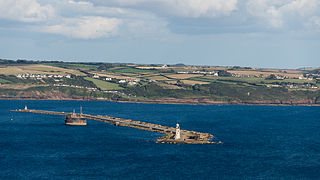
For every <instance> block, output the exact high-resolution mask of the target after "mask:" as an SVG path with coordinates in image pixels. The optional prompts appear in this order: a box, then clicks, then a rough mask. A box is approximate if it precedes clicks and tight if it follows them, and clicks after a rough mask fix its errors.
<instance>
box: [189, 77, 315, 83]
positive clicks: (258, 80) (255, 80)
mask: <svg viewBox="0 0 320 180" xmlns="http://www.w3.org/2000/svg"><path fill="white" fill-rule="evenodd" d="M191 80H198V81H210V82H213V81H219V80H220V81H224V80H225V81H239V82H248V83H261V82H262V81H263V82H264V83H267V84H271V83H275V82H278V83H281V82H286V83H296V84H303V83H315V80H305V79H283V80H273V79H265V78H257V77H213V76H204V77H201V78H197V77H195V78H191Z"/></svg>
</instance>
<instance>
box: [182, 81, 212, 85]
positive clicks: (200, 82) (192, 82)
mask: <svg viewBox="0 0 320 180" xmlns="http://www.w3.org/2000/svg"><path fill="white" fill-rule="evenodd" d="M181 81H182V82H183V83H184V84H188V85H195V84H210V82H203V81H192V80H181Z"/></svg>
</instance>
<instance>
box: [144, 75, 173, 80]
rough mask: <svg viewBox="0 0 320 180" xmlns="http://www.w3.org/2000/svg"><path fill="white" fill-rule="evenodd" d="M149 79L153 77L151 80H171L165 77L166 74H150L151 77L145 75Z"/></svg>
mask: <svg viewBox="0 0 320 180" xmlns="http://www.w3.org/2000/svg"><path fill="white" fill-rule="evenodd" d="M145 78H147V79H151V80H156V81H166V80H169V79H168V78H166V77H164V76H150V77H145Z"/></svg>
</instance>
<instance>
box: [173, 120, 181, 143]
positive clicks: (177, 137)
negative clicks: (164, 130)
mask: <svg viewBox="0 0 320 180" xmlns="http://www.w3.org/2000/svg"><path fill="white" fill-rule="evenodd" d="M180 138H181V136H180V126H179V124H178V123H177V125H176V135H175V136H174V139H180Z"/></svg>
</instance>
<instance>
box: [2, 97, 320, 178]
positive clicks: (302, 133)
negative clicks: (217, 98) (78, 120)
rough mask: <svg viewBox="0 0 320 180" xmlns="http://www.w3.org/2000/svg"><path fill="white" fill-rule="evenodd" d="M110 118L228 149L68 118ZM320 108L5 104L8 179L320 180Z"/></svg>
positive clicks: (4, 156)
mask: <svg viewBox="0 0 320 180" xmlns="http://www.w3.org/2000/svg"><path fill="white" fill-rule="evenodd" d="M25 105H27V106H28V108H29V109H38V110H50V111H61V112H72V111H73V109H75V111H77V112H79V107H80V106H82V108H83V113H87V114H96V115H109V116H114V117H120V118H128V119H132V120H138V121H144V122H151V123H156V124H161V125H166V126H172V127H174V126H175V124H176V123H179V124H180V126H181V128H182V129H187V130H194V131H199V132H208V133H211V134H213V135H215V139H214V140H215V141H222V142H223V144H219V145H218V144H207V145H188V144H156V143H155V141H156V139H157V138H158V137H160V136H162V134H159V133H155V132H148V131H143V130H139V129H134V128H129V127H119V126H118V127H116V126H113V125H110V124H107V123H103V122H97V121H92V120H88V125H87V126H65V125H64V118H65V117H62V116H55V115H44V114H30V113H21V112H9V111H8V110H11V109H21V108H22V109H23V108H24V106H25ZM319 178H320V107H303V106H237V105H223V106H219V105H164V104H132V103H115V102H102V101H97V102H93V101H91V102H89V101H20V100H1V101H0V179H319Z"/></svg>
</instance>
